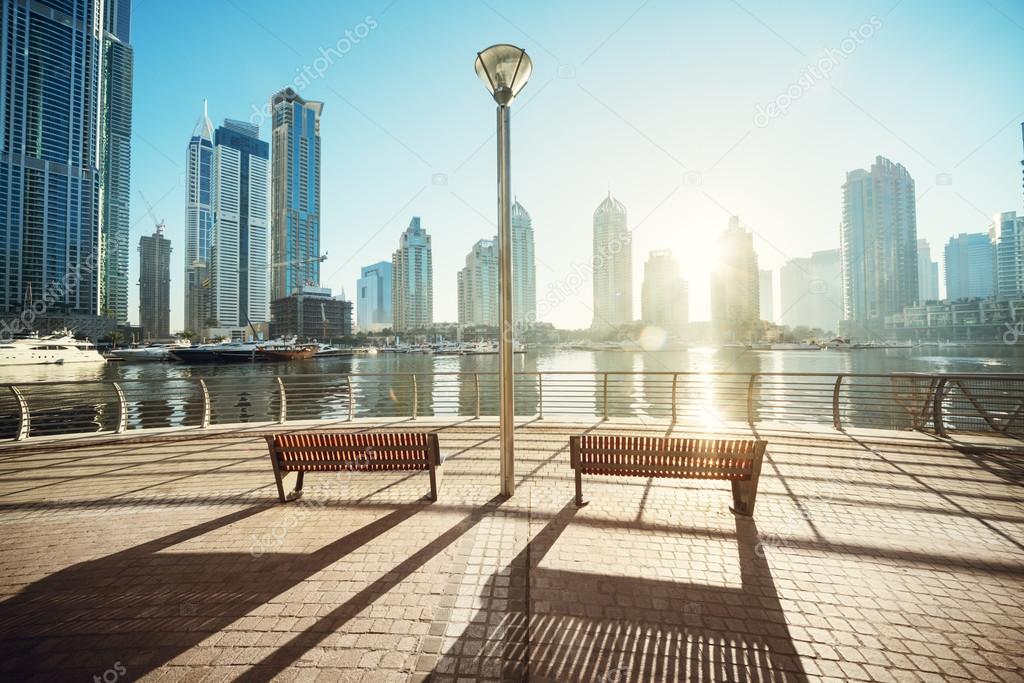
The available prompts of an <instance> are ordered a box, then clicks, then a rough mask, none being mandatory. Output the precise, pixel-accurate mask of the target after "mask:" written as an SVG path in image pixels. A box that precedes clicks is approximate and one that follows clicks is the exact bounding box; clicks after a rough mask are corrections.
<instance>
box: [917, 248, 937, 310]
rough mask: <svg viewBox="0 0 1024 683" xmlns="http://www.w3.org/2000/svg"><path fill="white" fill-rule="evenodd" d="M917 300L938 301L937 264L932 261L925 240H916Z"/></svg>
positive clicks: (923, 301) (920, 301)
mask: <svg viewBox="0 0 1024 683" xmlns="http://www.w3.org/2000/svg"><path fill="white" fill-rule="evenodd" d="M917 300H918V302H919V303H922V304H923V303H925V302H926V301H938V300H939V264H938V262H937V261H932V248H931V246H930V245H929V244H928V240H926V239H918V240H917Z"/></svg>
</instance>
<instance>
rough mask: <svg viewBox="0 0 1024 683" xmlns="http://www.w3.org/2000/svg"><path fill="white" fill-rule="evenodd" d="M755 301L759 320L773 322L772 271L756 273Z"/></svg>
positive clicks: (773, 290)
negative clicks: (756, 301)
mask: <svg viewBox="0 0 1024 683" xmlns="http://www.w3.org/2000/svg"><path fill="white" fill-rule="evenodd" d="M757 300H758V306H757V307H758V311H759V315H760V316H761V320H772V321H774V320H775V287H774V286H773V285H772V271H770V270H759V271H757Z"/></svg>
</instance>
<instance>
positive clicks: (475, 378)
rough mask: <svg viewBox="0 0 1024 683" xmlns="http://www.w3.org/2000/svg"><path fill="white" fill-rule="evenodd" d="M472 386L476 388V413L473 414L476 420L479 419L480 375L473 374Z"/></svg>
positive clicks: (477, 373)
mask: <svg viewBox="0 0 1024 683" xmlns="http://www.w3.org/2000/svg"><path fill="white" fill-rule="evenodd" d="M473 385H474V386H475V387H476V412H475V413H474V415H473V416H474V417H476V418H479V417H480V373H479V372H474V373H473Z"/></svg>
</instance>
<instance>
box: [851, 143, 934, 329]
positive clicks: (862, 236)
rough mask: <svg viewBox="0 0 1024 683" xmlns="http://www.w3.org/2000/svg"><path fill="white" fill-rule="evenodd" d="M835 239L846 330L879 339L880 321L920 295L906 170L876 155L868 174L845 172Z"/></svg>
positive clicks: (914, 215) (911, 197)
mask: <svg viewBox="0 0 1024 683" xmlns="http://www.w3.org/2000/svg"><path fill="white" fill-rule="evenodd" d="M840 238H841V239H840V246H841V249H842V258H843V316H844V318H845V320H846V321H847V326H848V328H849V329H848V332H850V333H852V334H854V335H859V336H862V337H872V336H878V335H879V334H882V333H883V330H884V322H885V317H886V316H888V315H893V314H896V313H901V312H902V311H903V308H904V307H905V306H911V305H913V304H914V303H915V302H916V301H917V298H918V295H919V292H918V286H917V209H916V202H915V198H914V179H913V178H911V177H910V173H908V172H907V169H905V168H904V167H903V166H902V165H900V164H897V163H893V162H892V161H889V160H888V159H886V158H884V157H875V163H873V164H872V165H871V171H870V172H869V171H865V170H864V169H857V170H855V171H850V172H848V173H847V174H846V182H845V183H844V184H843V219H842V224H841V226H840Z"/></svg>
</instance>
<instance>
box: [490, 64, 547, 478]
mask: <svg viewBox="0 0 1024 683" xmlns="http://www.w3.org/2000/svg"><path fill="white" fill-rule="evenodd" d="M531 73H533V62H532V61H530V57H529V55H527V54H526V50H524V49H522V48H520V47H516V46H515V45H505V44H501V45H492V46H490V47H489V48H487V49H486V50H484V51H482V52H478V53H477V55H476V75H477V76H479V77H480V80H481V81H483V82H484V85H485V86H487V90H488V92H490V93H491V96H492V97H493V98H494V101H495V102H497V103H498V317H499V318H501V325H500V328H499V329H500V334H499V336H498V365H499V366H500V372H499V380H498V391H499V394H500V403H499V410H498V423H499V431H500V434H499V438H498V440H499V444H500V450H501V495H503V496H511V495H512V494H513V493H515V489H516V481H515V465H514V461H513V455H512V448H513V438H514V437H513V430H515V419H516V413H515V402H514V399H513V397H514V393H513V390H512V354H513V349H512V336H513V335H512V332H513V326H512V204H511V181H510V179H509V176H510V173H511V166H510V163H509V123H508V121H509V112H508V107H509V105H510V104H512V100H514V99H515V98H516V95H518V94H519V91H520V90H522V89H523V86H525V85H526V81H527V80H528V79H529V78H530V74H531Z"/></svg>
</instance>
